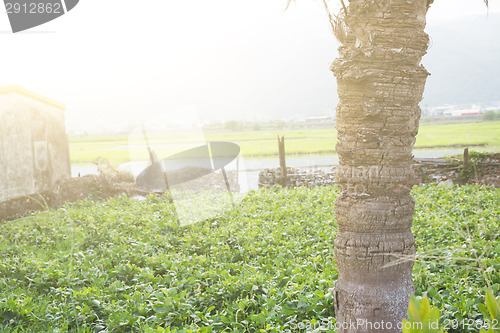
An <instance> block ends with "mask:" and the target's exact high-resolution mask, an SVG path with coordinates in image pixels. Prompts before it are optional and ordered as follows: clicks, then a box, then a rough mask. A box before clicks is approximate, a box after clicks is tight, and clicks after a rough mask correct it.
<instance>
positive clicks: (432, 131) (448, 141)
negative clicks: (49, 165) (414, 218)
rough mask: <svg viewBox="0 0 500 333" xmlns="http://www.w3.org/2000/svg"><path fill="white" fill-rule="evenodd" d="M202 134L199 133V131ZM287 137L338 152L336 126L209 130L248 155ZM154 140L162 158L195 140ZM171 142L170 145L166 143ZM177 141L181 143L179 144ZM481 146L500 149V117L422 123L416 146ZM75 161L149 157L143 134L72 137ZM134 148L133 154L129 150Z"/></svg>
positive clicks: (304, 148) (312, 148)
mask: <svg viewBox="0 0 500 333" xmlns="http://www.w3.org/2000/svg"><path fill="white" fill-rule="evenodd" d="M197 134H199V133H197ZM278 134H279V135H284V136H285V138H286V152H287V154H290V155H294V154H296V155H300V154H327V153H330V154H332V153H335V142H336V131H335V130H334V129H318V130H300V131H299V130H297V131H259V132H241V133H236V132H233V133H228V132H227V133H220V132H217V133H214V132H207V133H206V139H207V140H208V141H230V142H234V143H237V144H238V145H240V147H241V150H242V153H243V154H244V156H246V157H256V156H273V155H277V154H278V148H277V143H276V136H277V135H278ZM150 141H151V144H152V146H153V147H155V150H157V151H158V155H159V156H160V157H162V158H164V157H167V156H169V155H170V154H172V153H175V152H177V151H178V150H179V145H182V144H186V143H191V146H192V144H193V142H201V141H202V140H201V138H200V137H199V135H198V140H194V139H193V137H192V136H190V135H189V133H186V132H184V133H182V135H180V136H179V135H176V136H170V137H169V136H162V137H152V138H151V140H150ZM167 142H168V143H170V145H166V144H165V143H167ZM176 144H178V145H177V146H176ZM465 146H480V147H484V148H488V149H490V150H491V149H497V148H498V150H500V121H497V122H483V123H469V124H451V125H421V126H420V131H419V134H418V136H417V142H416V148H417V149H419V148H446V147H465ZM477 149H480V148H477ZM70 150H71V161H72V163H74V164H88V163H90V162H92V161H94V160H95V159H96V158H98V157H100V156H102V157H105V158H106V159H108V160H109V161H110V162H111V163H112V164H113V165H115V166H117V165H119V164H121V163H124V162H127V161H130V160H131V157H130V156H132V160H140V159H142V160H144V159H146V160H147V159H148V155H147V150H146V148H145V145H144V142H143V141H142V138H139V137H134V138H132V140H131V142H129V138H128V137H94V138H74V139H71V140H70ZM129 151H130V154H129Z"/></svg>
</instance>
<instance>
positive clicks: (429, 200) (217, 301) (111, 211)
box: [0, 185, 500, 333]
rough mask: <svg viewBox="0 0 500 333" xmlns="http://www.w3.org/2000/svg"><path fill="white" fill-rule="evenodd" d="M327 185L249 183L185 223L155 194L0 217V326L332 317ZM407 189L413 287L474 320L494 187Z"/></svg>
mask: <svg viewBox="0 0 500 333" xmlns="http://www.w3.org/2000/svg"><path fill="white" fill-rule="evenodd" d="M337 194H338V190H337V188H336V187H329V188H316V189H312V190H308V189H306V188H299V189H296V190H283V189H269V190H260V191H258V192H251V193H250V194H249V195H248V196H247V198H246V199H245V200H244V201H243V202H242V203H241V204H240V205H239V206H238V207H236V208H234V209H232V210H230V211H228V212H226V213H224V214H223V215H222V216H220V217H218V218H213V219H210V220H206V221H204V222H200V223H197V224H193V225H189V226H186V227H179V226H178V225H177V224H176V223H175V217H174V214H173V211H172V205H171V204H169V203H166V202H165V200H163V199H162V198H159V197H155V196H150V197H148V198H147V200H145V201H136V200H133V199H129V198H127V197H124V196H123V197H119V198H114V199H111V200H109V201H107V202H93V201H90V200H85V201H81V202H78V203H76V204H71V205H66V206H64V207H63V208H61V209H58V210H54V211H50V212H43V213H37V214H34V215H32V216H28V217H26V218H23V219H19V220H15V221H10V222H3V223H2V228H1V229H0V286H1V289H0V332H9V333H13V332H30V333H32V332H54V333H55V332H88V333H90V332H102V333H104V332H151V333H152V332H157V333H161V332H172V331H173V332H282V331H283V330H284V329H292V331H293V332H305V330H293V328H294V325H295V327H297V325H298V324H299V323H311V322H314V321H316V322H318V321H319V322H321V321H323V320H331V322H332V323H334V322H335V321H334V319H333V318H334V316H335V313H334V307H333V296H332V287H333V285H334V283H335V281H336V279H337V276H338V273H337V267H336V263H335V259H334V256H333V241H334V238H335V235H336V231H337V223H336V220H335V215H334V212H333V205H334V201H335V198H336V195H337ZM413 195H414V197H415V200H416V213H415V219H414V224H413V233H414V235H415V239H416V243H417V248H418V256H417V261H416V264H415V267H414V271H413V279H414V282H415V286H416V294H417V295H419V296H421V295H423V294H424V293H427V295H428V296H429V299H430V300H431V302H432V304H433V305H435V306H437V307H438V308H439V309H440V310H441V314H442V317H441V322H444V321H446V320H447V319H448V320H449V319H457V320H462V319H465V320H473V319H474V320H476V319H480V318H482V317H481V314H480V311H479V309H478V307H479V304H482V303H484V295H485V294H486V288H487V285H488V284H489V285H490V286H491V288H492V290H493V292H495V293H496V294H497V295H498V294H499V291H500V273H499V272H500V245H499V244H500V242H499V240H500V238H499V237H500V235H499V233H498V231H499V230H500V205H499V204H498V203H499V201H500V189H494V188H491V187H477V186H464V187H438V186H435V185H429V186H423V187H415V188H414V189H413ZM328 332H332V331H331V330H329V331H328ZM449 332H450V333H455V332H465V331H464V330H460V329H457V330H450V331H449ZM468 332H475V331H474V330H471V331H468Z"/></svg>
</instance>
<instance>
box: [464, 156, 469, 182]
mask: <svg viewBox="0 0 500 333" xmlns="http://www.w3.org/2000/svg"><path fill="white" fill-rule="evenodd" d="M464 178H465V184H467V183H468V182H469V180H470V175H469V148H465V149H464Z"/></svg>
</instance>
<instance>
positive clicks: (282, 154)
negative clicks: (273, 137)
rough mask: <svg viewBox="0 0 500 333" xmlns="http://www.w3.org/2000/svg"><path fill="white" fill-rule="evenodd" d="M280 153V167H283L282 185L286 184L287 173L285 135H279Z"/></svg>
mask: <svg viewBox="0 0 500 333" xmlns="http://www.w3.org/2000/svg"><path fill="white" fill-rule="evenodd" d="M278 153H279V159H280V167H281V180H280V182H281V186H285V185H286V180H287V174H286V160H285V136H282V137H281V138H280V136H279V135H278Z"/></svg>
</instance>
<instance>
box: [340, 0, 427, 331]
mask: <svg viewBox="0 0 500 333" xmlns="http://www.w3.org/2000/svg"><path fill="white" fill-rule="evenodd" d="M430 2H431V1H426V0H376V1H375V0H350V3H349V6H348V8H347V14H346V15H345V18H344V22H345V26H346V27H345V34H344V38H341V42H342V43H343V45H341V46H340V47H339V54H340V55H339V58H338V59H336V60H335V62H334V63H333V65H332V71H333V72H334V74H335V76H336V78H337V83H338V95H339V100H340V102H339V105H338V106H337V125H336V126H337V131H338V142H337V146H336V147H337V152H338V155H339V160H340V165H339V170H338V171H337V175H336V181H337V183H338V184H339V186H340V187H341V193H340V195H339V196H338V198H337V201H336V203H335V212H336V217H337V222H338V233H337V237H336V239H335V258H336V262H337V266H338V271H339V278H338V280H337V282H336V284H335V297H336V300H335V303H336V304H335V313H336V320H337V325H338V327H340V330H339V332H344V333H345V332H357V333H360V332H401V329H400V328H398V323H401V321H402V320H403V318H405V317H406V314H407V309H408V301H409V297H410V294H411V293H413V292H414V286H413V282H412V277H411V273H412V268H413V255H414V254H415V241H414V238H413V235H412V233H411V224H412V220H413V213H414V206H415V204H414V201H413V199H412V197H411V195H410V189H411V186H412V185H413V184H414V182H415V177H414V174H413V170H412V159H413V155H412V150H413V145H414V143H415V136H416V134H417V132H418V123H419V120H420V108H419V106H418V104H419V102H420V101H421V99H422V94H423V91H424V86H425V80H426V78H427V75H428V72H427V71H426V70H425V69H424V68H423V67H422V66H421V65H420V61H421V58H422V56H423V55H424V54H425V53H426V50H427V44H428V36H427V34H426V33H425V32H424V28H425V16H426V13H427V9H428V6H429V4H430ZM399 327H400V326H399Z"/></svg>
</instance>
